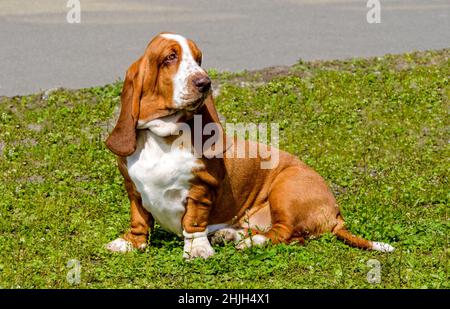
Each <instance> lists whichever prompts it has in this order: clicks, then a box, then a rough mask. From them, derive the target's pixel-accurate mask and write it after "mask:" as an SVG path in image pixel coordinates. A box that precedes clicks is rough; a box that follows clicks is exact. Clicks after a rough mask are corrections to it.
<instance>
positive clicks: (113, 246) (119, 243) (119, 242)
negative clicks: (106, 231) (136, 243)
mask: <svg viewBox="0 0 450 309" xmlns="http://www.w3.org/2000/svg"><path fill="white" fill-rule="evenodd" d="M106 249H108V250H109V251H111V252H121V253H125V252H130V251H132V250H133V244H132V243H131V242H129V241H128V240H125V239H123V238H121V237H119V238H117V239H115V240H113V241H111V242H109V243H108V244H106Z"/></svg>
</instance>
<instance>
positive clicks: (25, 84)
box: [0, 0, 450, 96]
mask: <svg viewBox="0 0 450 309" xmlns="http://www.w3.org/2000/svg"><path fill="white" fill-rule="evenodd" d="M366 3H367V0H276V1H275V0H272V1H269V0H247V1H238V0H228V1H224V0H197V1H194V0H154V1H145V0H128V1H121V0H81V9H82V10H81V23H80V24H69V23H67V22H66V14H67V12H68V10H69V9H68V8H67V7H66V4H67V0H1V1H0V95H7V96H12V95H16V94H29V93H33V92H37V91H39V90H43V89H48V88H53V87H57V86H64V87H69V88H81V87H89V86H94V85H103V84H106V83H110V82H113V81H115V80H117V79H119V78H123V76H124V73H125V70H126V69H127V67H128V66H129V65H130V64H131V63H132V62H133V61H134V60H135V59H136V58H138V57H139V56H140V55H141V54H142V52H143V50H144V48H145V46H146V45H147V43H148V41H149V40H150V38H152V37H153V36H154V35H155V34H157V33H159V32H161V31H172V32H178V33H180V34H183V35H185V36H187V37H189V38H191V39H193V40H195V41H196V42H197V44H198V45H199V46H200V48H201V49H202V50H203V53H204V65H205V67H207V68H217V69H219V70H232V71H239V70H243V69H258V68H263V67H267V66H273V65H289V64H293V63H295V62H296V61H297V60H298V59H299V58H302V59H305V60H311V59H334V58H348V57H354V56H363V57H365V56H374V55H383V54H386V53H401V52H407V51H413V50H424V49H438V48H444V47H450V16H449V15H450V1H449V0H423V1H418V0H381V23H380V24H368V23H367V21H366V14H367V11H368V10H369V9H368V8H367V7H366Z"/></svg>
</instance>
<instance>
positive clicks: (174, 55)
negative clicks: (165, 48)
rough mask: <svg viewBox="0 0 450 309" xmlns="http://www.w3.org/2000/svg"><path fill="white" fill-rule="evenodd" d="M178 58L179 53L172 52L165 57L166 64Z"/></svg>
mask: <svg viewBox="0 0 450 309" xmlns="http://www.w3.org/2000/svg"><path fill="white" fill-rule="evenodd" d="M176 59H177V54H176V53H171V54H170V55H169V56H167V57H166V58H164V63H165V64H169V63H171V62H173V61H175V60H176Z"/></svg>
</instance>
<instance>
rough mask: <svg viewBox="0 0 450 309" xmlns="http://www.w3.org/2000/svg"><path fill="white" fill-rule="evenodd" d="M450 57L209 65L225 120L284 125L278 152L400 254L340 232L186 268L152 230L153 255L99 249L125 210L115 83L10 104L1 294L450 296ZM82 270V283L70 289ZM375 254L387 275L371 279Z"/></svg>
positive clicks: (119, 228) (5, 131) (5, 106)
mask: <svg viewBox="0 0 450 309" xmlns="http://www.w3.org/2000/svg"><path fill="white" fill-rule="evenodd" d="M449 55H450V50H448V49H447V50H441V51H431V52H420V53H411V54H405V55H397V56H386V57H383V58H371V59H351V60H347V61H329V62H302V61H300V62H299V63H298V64H296V65H294V66H292V67H290V68H284V69H282V70H275V71H274V70H273V69H270V70H262V71H259V72H241V73H240V74H231V73H220V72H217V71H213V77H214V78H215V87H216V88H217V87H218V86H219V85H220V89H221V92H220V93H221V94H220V96H219V97H218V98H217V105H218V108H219V110H220V111H221V113H222V114H223V115H224V116H225V117H226V118H227V121H229V122H235V121H237V122H244V121H248V122H250V121H251V122H255V121H256V122H278V123H279V124H280V134H281V136H280V148H282V149H285V150H287V151H289V152H291V153H293V154H295V155H297V156H299V157H300V158H301V159H302V160H304V161H305V162H306V163H308V164H309V165H310V166H312V167H313V168H315V169H316V170H317V171H318V172H319V173H320V174H321V175H322V176H323V177H324V178H325V179H326V180H327V181H328V183H329V184H330V186H331V188H332V189H333V191H334V192H335V193H336V196H337V200H338V202H339V204H340V206H341V208H342V211H343V213H344V216H345V218H346V221H347V225H348V227H349V228H350V230H351V231H352V232H353V233H355V234H358V235H361V236H363V237H366V238H368V239H372V240H377V241H384V242H389V243H391V244H393V245H394V246H395V247H396V248H397V250H396V251H395V252H394V253H391V254H384V253H378V252H369V251H362V250H358V249H355V248H350V247H348V246H346V245H345V244H343V243H341V242H340V241H338V240H336V239H335V238H334V237H333V236H331V235H325V236H324V237H322V238H320V239H314V240H310V241H308V242H307V243H306V245H305V246H299V245H278V246H272V247H268V248H255V249H250V250H247V251H244V252H238V251H236V250H235V248H234V247H233V246H231V245H228V246H225V247H215V249H216V252H217V253H216V255H215V256H213V257H212V258H211V259H209V260H206V261H205V260H195V261H193V262H185V261H184V260H183V259H182V248H183V243H182V240H181V239H179V238H177V237H175V236H173V235H171V234H168V233H166V232H164V231H162V230H160V229H158V228H157V229H156V230H155V231H154V232H153V234H152V235H151V243H152V245H151V246H150V247H149V248H148V249H146V251H145V252H143V253H139V252H132V253H129V254H124V255H121V254H111V253H108V252H107V251H106V250H105V249H104V245H105V244H106V243H107V242H109V241H110V240H113V239H115V238H116V237H117V236H119V234H120V233H121V232H123V231H125V230H126V229H127V228H128V221H129V215H128V212H129V206H128V200H127V197H126V193H125V190H124V188H123V184H122V177H121V176H120V174H119V171H118V170H117V168H116V164H115V158H114V156H113V155H112V154H111V153H110V152H109V151H108V150H107V149H106V148H105V146H104V144H103V140H104V138H105V137H106V134H107V132H108V130H111V128H112V126H111V123H112V121H111V119H112V118H113V113H114V110H115V109H116V108H117V105H118V104H119V94H120V89H121V83H120V82H117V83H115V84H112V85H107V86H104V87H96V88H90V89H82V90H64V89H61V90H57V91H55V92H52V93H50V94H48V96H47V95H43V94H36V95H30V96H24V97H14V98H5V97H3V98H0V286H1V287H3V288H70V287H80V288H448V287H449V286H448V282H449V273H448V254H449V251H448V232H449V221H448V219H449V218H448V201H449V185H448V170H449V144H448V142H449V134H448V133H449V131H448V130H449V117H448V111H449V94H450V87H449V75H450V62H449ZM71 259H77V260H79V261H80V263H81V267H82V268H81V282H80V283H79V284H78V285H70V284H69V283H68V281H67V280H66V276H67V273H68V272H69V271H70V268H68V267H67V263H68V261H69V260H71ZM370 259H376V260H378V261H379V262H380V265H381V282H380V283H378V284H371V283H368V281H367V279H366V277H367V273H368V272H369V270H370V269H371V268H370V267H369V266H367V262H368V261H369V260H370Z"/></svg>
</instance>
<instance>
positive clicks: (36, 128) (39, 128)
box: [27, 123, 42, 132]
mask: <svg viewBox="0 0 450 309" xmlns="http://www.w3.org/2000/svg"><path fill="white" fill-rule="evenodd" d="M27 129H28V130H30V131H34V132H41V131H42V125H40V124H37V123H30V124H28V125H27Z"/></svg>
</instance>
